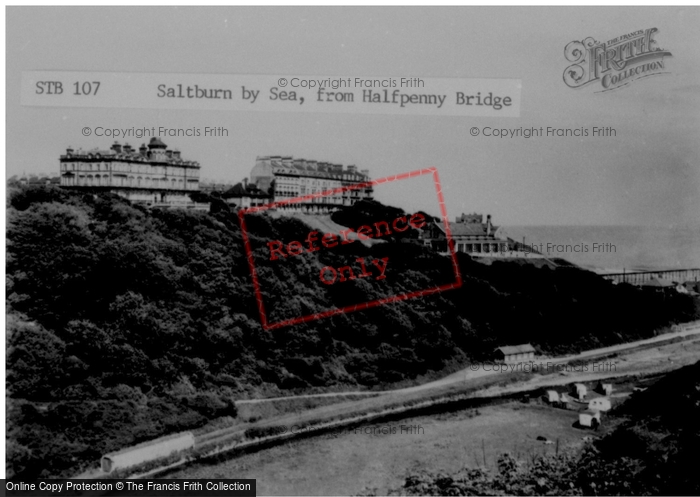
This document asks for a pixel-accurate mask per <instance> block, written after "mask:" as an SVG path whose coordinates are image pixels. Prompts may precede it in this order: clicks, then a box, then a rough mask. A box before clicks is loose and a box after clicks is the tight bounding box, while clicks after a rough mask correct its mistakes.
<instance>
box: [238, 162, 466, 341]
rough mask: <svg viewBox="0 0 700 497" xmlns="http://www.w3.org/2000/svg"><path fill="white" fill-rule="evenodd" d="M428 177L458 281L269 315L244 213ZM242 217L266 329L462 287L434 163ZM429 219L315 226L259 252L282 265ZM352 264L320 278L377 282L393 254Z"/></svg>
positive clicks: (326, 283) (326, 269)
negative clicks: (332, 229) (330, 228)
mask: <svg viewBox="0 0 700 497" xmlns="http://www.w3.org/2000/svg"><path fill="white" fill-rule="evenodd" d="M423 175H432V179H433V182H434V185H435V193H436V195H437V201H438V205H439V208H440V217H441V218H442V223H443V226H444V228H443V229H444V232H445V235H446V238H447V249H448V251H449V254H448V256H449V258H450V262H451V266H452V269H453V271H454V281H451V282H448V283H442V284H437V285H434V286H428V287H427V288H421V289H416V290H412V291H406V292H403V293H399V294H395V295H387V296H386V297H382V298H376V299H373V300H370V301H367V302H360V303H353V304H352V305H347V306H342V307H335V308H331V309H328V310H325V311H322V312H317V313H313V314H306V315H299V316H296V317H292V318H287V319H282V320H274V321H273V322H270V321H269V319H268V313H267V311H266V308H265V303H264V301H263V292H262V288H263V286H262V284H261V278H260V274H259V271H258V269H257V268H256V264H255V258H254V251H253V248H252V246H251V239H250V236H249V231H248V228H247V226H246V222H245V216H246V215H247V214H256V213H260V212H264V211H266V210H271V209H276V208H278V207H288V206H290V205H292V204H296V203H299V204H302V203H306V202H309V201H312V199H316V198H321V197H327V196H331V195H338V194H342V193H344V192H346V191H349V190H358V189H361V188H366V187H369V186H374V185H381V184H383V183H390V182H394V181H400V180H405V179H409V178H416V177H419V176H423ZM238 217H239V221H240V226H241V233H242V235H243V242H244V246H245V252H246V258H247V260H248V266H249V268H250V273H251V276H252V279H253V288H254V292H255V299H256V301H257V306H258V311H259V312H260V321H261V323H262V326H263V329H265V330H273V329H277V328H281V327H285V326H291V325H294V324H299V323H304V322H308V321H312V320H316V319H322V318H325V317H329V316H333V315H337V314H344V313H348V312H353V311H360V310H364V309H369V308H372V307H377V306H380V305H384V304H389V303H392V302H397V301H401V300H407V299H412V298H416V297H422V296H425V295H430V294H433V293H437V292H442V291H444V290H451V289H455V288H459V287H460V286H461V285H462V277H461V274H460V271H459V266H458V263H457V255H456V252H455V250H454V243H453V240H452V233H451V231H450V223H449V222H448V217H447V210H446V208H445V201H444V197H443V193H442V187H441V185H440V179H439V176H438V172H437V169H436V168H435V167H429V168H426V169H420V170H417V171H412V172H408V173H403V174H398V175H394V176H387V177H385V178H380V179H375V180H371V181H367V182H364V183H355V184H352V185H348V186H343V187H340V188H335V189H332V190H327V191H324V192H320V193H314V194H310V195H305V196H301V197H296V198H292V199H288V200H281V201H278V202H273V203H269V204H264V205H260V206H255V207H249V208H245V209H240V210H239V211H238ZM430 222H432V220H428V219H426V216H425V215H423V214H421V213H415V214H409V215H403V216H397V217H395V218H394V219H386V220H381V221H378V222H373V223H371V224H370V223H368V224H367V225H362V226H359V227H357V228H348V229H345V230H339V232H336V233H321V232H319V231H317V230H311V231H310V232H309V233H308V234H307V235H306V236H305V237H300V239H299V240H293V241H289V242H286V243H284V242H282V241H280V240H268V241H267V242H266V243H265V245H264V247H262V248H261V249H260V250H259V252H258V256H260V254H261V253H262V257H264V259H266V260H268V261H278V263H280V262H284V261H289V260H294V259H297V258H298V256H300V255H302V254H308V253H312V252H321V251H324V250H333V249H336V248H340V247H344V246H345V245H349V244H351V243H353V242H355V241H356V240H368V239H373V238H374V239H376V238H381V237H384V236H391V235H392V234H394V235H398V234H403V233H404V232H410V231H411V230H422V229H425V228H427V225H428V223H430ZM351 235H352V236H351ZM353 262H354V264H352V265H350V264H348V265H344V266H341V267H333V266H330V265H326V266H323V267H321V268H320V271H319V272H318V278H317V281H319V282H320V283H321V285H322V286H323V287H331V286H334V285H336V284H338V283H344V282H348V281H352V280H359V279H362V278H368V279H370V280H373V281H381V280H384V279H385V278H386V274H385V273H386V270H387V266H388V264H389V258H388V257H379V258H369V257H367V258H365V257H364V256H363V257H357V258H355V259H354V260H353Z"/></svg>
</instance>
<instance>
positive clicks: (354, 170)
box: [348, 165, 357, 174]
mask: <svg viewBox="0 0 700 497" xmlns="http://www.w3.org/2000/svg"><path fill="white" fill-rule="evenodd" d="M348 172H349V173H351V174H355V173H356V172H357V166H354V165H352V166H348Z"/></svg>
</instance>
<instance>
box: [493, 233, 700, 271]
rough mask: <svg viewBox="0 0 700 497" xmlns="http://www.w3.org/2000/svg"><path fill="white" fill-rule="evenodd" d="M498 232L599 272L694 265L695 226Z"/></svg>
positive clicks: (698, 250)
mask: <svg viewBox="0 0 700 497" xmlns="http://www.w3.org/2000/svg"><path fill="white" fill-rule="evenodd" d="M503 232H504V233H505V234H506V235H507V236H508V237H510V238H512V239H514V240H516V241H518V242H520V243H524V244H525V245H527V246H528V247H531V248H533V249H535V250H537V251H539V252H541V253H544V254H548V255H549V256H551V257H561V258H563V259H566V260H568V261H570V262H573V263H574V264H577V265H579V266H582V267H584V268H586V269H591V270H594V271H597V272H600V273H616V272H620V273H621V272H623V270H624V271H627V272H630V271H632V272H634V271H661V270H668V269H691V268H700V226H697V227H656V226H654V227H651V226H510V227H508V226H505V227H503Z"/></svg>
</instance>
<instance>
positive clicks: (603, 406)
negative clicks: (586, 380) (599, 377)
mask: <svg viewBox="0 0 700 497" xmlns="http://www.w3.org/2000/svg"><path fill="white" fill-rule="evenodd" d="M588 409H590V410H592V411H609V410H610V409H612V404H611V403H610V399H608V398H607V397H598V398H597V399H592V400H591V401H590V402H589V403H588Z"/></svg>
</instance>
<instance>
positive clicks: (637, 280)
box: [601, 268, 700, 285]
mask: <svg viewBox="0 0 700 497" xmlns="http://www.w3.org/2000/svg"><path fill="white" fill-rule="evenodd" d="M601 276H603V278H605V279H606V280H610V281H615V282H617V283H632V284H633V285H639V284H641V283H644V282H646V281H649V280H652V279H654V278H663V279H666V280H671V281H675V282H679V283H683V282H685V281H700V269H697V268H692V269H669V270H664V271H638V272H631V273H628V272H622V273H612V274H603V275H601Z"/></svg>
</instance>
